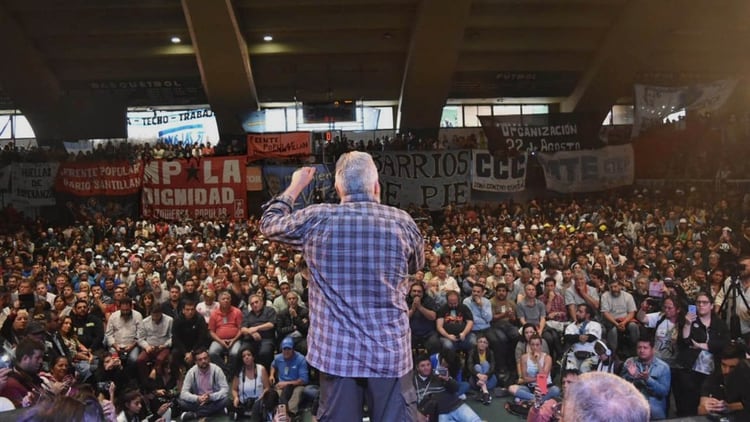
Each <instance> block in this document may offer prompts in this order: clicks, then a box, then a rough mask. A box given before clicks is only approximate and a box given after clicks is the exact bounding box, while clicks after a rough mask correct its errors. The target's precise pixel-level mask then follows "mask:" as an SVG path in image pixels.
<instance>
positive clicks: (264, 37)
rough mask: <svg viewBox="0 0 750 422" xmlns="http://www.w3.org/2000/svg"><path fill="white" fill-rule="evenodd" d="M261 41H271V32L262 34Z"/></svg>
mask: <svg viewBox="0 0 750 422" xmlns="http://www.w3.org/2000/svg"><path fill="white" fill-rule="evenodd" d="M263 41H265V42H271V41H273V36H272V35H271V34H266V35H264V36H263Z"/></svg>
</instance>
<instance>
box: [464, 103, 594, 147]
mask: <svg viewBox="0 0 750 422" xmlns="http://www.w3.org/2000/svg"><path fill="white" fill-rule="evenodd" d="M478 117H479V120H480V121H481V123H482V129H483V130H484V133H485V135H486V136H487V150H489V152H490V153H491V154H493V155H495V156H504V155H514V154H522V153H525V152H534V151H539V152H556V151H578V150H581V149H591V148H599V147H601V146H602V142H601V141H600V140H599V136H598V131H599V128H600V127H601V119H600V120H599V122H598V123H596V120H595V118H594V116H591V115H588V114H584V113H554V114H528V115H526V114H524V115H514V116H478Z"/></svg>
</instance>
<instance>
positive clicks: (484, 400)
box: [482, 393, 492, 406]
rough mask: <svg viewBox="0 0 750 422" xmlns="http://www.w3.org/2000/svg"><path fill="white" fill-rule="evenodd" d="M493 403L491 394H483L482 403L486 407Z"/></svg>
mask: <svg viewBox="0 0 750 422" xmlns="http://www.w3.org/2000/svg"><path fill="white" fill-rule="evenodd" d="M491 402H492V397H491V396H490V393H483V394H482V403H483V404H484V405H485V406H489V404H490V403H491Z"/></svg>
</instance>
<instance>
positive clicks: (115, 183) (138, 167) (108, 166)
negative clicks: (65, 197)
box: [55, 160, 143, 196]
mask: <svg viewBox="0 0 750 422" xmlns="http://www.w3.org/2000/svg"><path fill="white" fill-rule="evenodd" d="M142 183H143V161H141V160H138V161H136V162H130V161H125V160H123V161H98V162H68V163H60V167H59V169H58V170H57V177H56V178H55V190H56V191H58V192H66V193H69V194H72V195H76V196H94V195H103V196H123V195H133V194H137V193H138V192H140V190H141V186H142Z"/></svg>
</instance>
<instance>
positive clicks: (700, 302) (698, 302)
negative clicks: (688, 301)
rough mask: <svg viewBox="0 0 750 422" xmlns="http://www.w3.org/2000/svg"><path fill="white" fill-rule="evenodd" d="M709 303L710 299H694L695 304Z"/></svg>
mask: <svg viewBox="0 0 750 422" xmlns="http://www.w3.org/2000/svg"><path fill="white" fill-rule="evenodd" d="M710 303H711V302H710V301H708V300H696V301H695V304H696V305H709V304H710Z"/></svg>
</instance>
